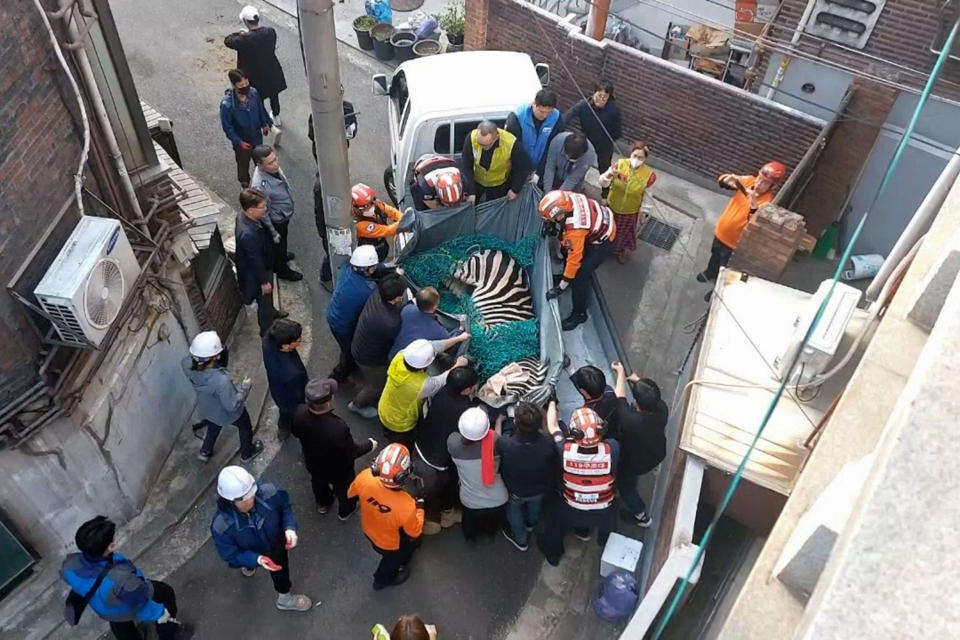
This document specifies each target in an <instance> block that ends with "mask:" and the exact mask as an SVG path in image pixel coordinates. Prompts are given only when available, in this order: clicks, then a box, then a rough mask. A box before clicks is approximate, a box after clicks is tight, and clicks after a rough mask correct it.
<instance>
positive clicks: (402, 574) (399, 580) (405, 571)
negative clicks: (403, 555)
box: [373, 566, 410, 591]
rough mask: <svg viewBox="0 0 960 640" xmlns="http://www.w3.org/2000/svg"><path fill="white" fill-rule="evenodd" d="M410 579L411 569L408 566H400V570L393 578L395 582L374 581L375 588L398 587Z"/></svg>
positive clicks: (375, 589) (378, 589)
mask: <svg viewBox="0 0 960 640" xmlns="http://www.w3.org/2000/svg"><path fill="white" fill-rule="evenodd" d="M409 579H410V569H409V568H408V567H406V566H403V567H400V570H399V571H397V576H396V577H395V578H394V579H393V582H377V581H376V580H374V581H373V590H374V591H380V590H382V589H386V588H387V587H396V586H397V585H401V584H403V583H404V582H406V581H407V580H409Z"/></svg>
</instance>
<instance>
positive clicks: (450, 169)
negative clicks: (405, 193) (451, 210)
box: [410, 153, 463, 211]
mask: <svg viewBox="0 0 960 640" xmlns="http://www.w3.org/2000/svg"><path fill="white" fill-rule="evenodd" d="M410 195H412V196H413V205H414V207H416V209H417V211H426V210H427V209H437V208H440V207H455V206H457V205H458V204H460V203H461V202H462V201H463V176H462V175H461V174H460V169H458V168H457V163H456V161H455V160H454V159H453V158H452V157H451V156H444V155H440V154H437V153H426V154H424V155H422V156H420V159H419V160H417V161H416V162H415V163H414V165H413V179H412V180H411V181H410Z"/></svg>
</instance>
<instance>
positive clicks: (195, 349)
mask: <svg viewBox="0 0 960 640" xmlns="http://www.w3.org/2000/svg"><path fill="white" fill-rule="evenodd" d="M225 356H226V351H225V350H224V348H223V343H222V342H220V337H219V336H218V335H217V332H216V331H203V332H201V333H198V334H197V337H195V338H194V339H193V342H191V343H190V355H189V356H188V357H186V358H184V359H183V361H182V362H181V363H180V364H181V366H182V367H183V373H184V374H185V375H186V376H187V379H188V380H190V384H192V385H193V389H194V390H195V391H196V392H197V409H198V410H199V412H200V416H201V417H202V418H203V421H204V423H206V425H207V432H206V435H205V436H204V438H203V446H202V447H201V449H200V453H199V454H198V455H197V457H198V458H199V459H200V460H202V461H203V462H206V461H208V460H209V459H210V457H211V456H212V455H213V445H214V444H215V443H216V442H217V436H219V435H220V429H221V428H223V427H224V426H225V425H228V424H233V425H236V426H237V431H238V433H239V434H240V459H241V460H242V461H244V462H246V461H247V460H250V459H252V458H253V457H254V456H256V455H257V454H259V453H260V452H261V451H263V442H261V441H260V440H257V441H256V442H254V441H253V425H252V424H251V423H250V414H249V413H247V407H246V402H247V395H249V394H250V386H251V381H250V378H245V379H244V380H243V382H241V383H240V385H239V386H237V385H235V384H233V380H231V379H230V374H229V373H228V372H227V368H226V365H225Z"/></svg>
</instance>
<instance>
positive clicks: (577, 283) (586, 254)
mask: <svg viewBox="0 0 960 640" xmlns="http://www.w3.org/2000/svg"><path fill="white" fill-rule="evenodd" d="M611 253H613V243H612V242H609V241H607V242H604V243H602V244H588V245H587V246H585V247H584V249H583V261H582V262H581V263H580V270H579V271H577V277H576V278H574V279H573V282H572V283H571V284H570V288H571V290H572V293H573V315H577V316H585V315H587V301H588V300H589V299H590V285H591V284H592V282H593V279H592V277H593V272H594V271H596V270H597V268H598V267H599V266H600V265H601V264H603V261H604V260H606V259H607V258H608V257H610V254H611Z"/></svg>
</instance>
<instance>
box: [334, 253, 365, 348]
mask: <svg viewBox="0 0 960 640" xmlns="http://www.w3.org/2000/svg"><path fill="white" fill-rule="evenodd" d="M376 288H377V283H376V281H375V280H374V279H373V278H370V277H369V276H366V275H364V274H363V273H362V272H361V271H358V270H357V269H355V268H354V267H352V266H351V265H350V263H349V262H344V263H343V264H342V265H340V271H339V273H338V274H337V287H336V288H335V289H334V290H333V295H332V296H330V303H329V304H327V324H329V325H330V331H332V332H333V333H334V334H336V335H338V336H349V335H352V334H353V330H354V329H356V328H357V320H358V319H359V318H360V312H361V311H363V305H364V304H366V302H367V298H369V297H370V293H371V292H372V291H373V290H374V289H376Z"/></svg>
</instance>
